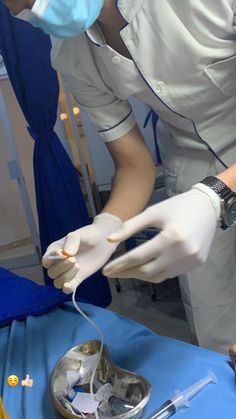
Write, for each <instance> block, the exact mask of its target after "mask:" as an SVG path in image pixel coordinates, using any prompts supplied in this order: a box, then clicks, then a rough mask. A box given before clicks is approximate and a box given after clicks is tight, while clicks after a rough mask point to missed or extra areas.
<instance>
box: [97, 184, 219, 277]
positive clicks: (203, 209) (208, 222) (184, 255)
mask: <svg viewBox="0 0 236 419" xmlns="http://www.w3.org/2000/svg"><path fill="white" fill-rule="evenodd" d="M199 185H200V186H199ZM219 215H220V198H219V197H218V195H217V194H216V193H215V192H214V191H213V190H212V189H210V188H209V187H208V186H206V185H202V184H197V185H195V186H194V187H193V189H191V190H190V191H188V192H185V193H182V194H180V195H177V196H175V197H173V198H169V199H167V200H165V201H163V202H161V203H159V204H156V205H153V206H151V207H149V208H147V209H146V210H145V211H144V212H143V213H141V214H139V215H137V216H136V217H134V218H132V219H131V220H129V221H127V222H125V223H124V224H123V227H122V228H121V230H120V231H118V232H116V233H115V234H112V235H111V236H109V238H108V240H109V241H111V242H112V243H115V242H120V241H123V240H126V239H127V238H128V237H130V236H132V235H133V234H135V233H137V232H138V231H140V230H142V229H144V228H147V227H157V228H158V229H160V230H161V232H160V233H159V234H157V236H155V237H154V238H153V239H151V240H149V241H148V242H146V243H144V244H142V245H140V246H139V247H138V248H136V249H134V250H132V251H130V252H128V253H127V254H126V255H124V256H121V257H119V258H118V259H116V260H115V261H112V262H111V263H109V264H108V265H107V266H106V267H105V268H104V269H103V273H104V274H105V275H107V276H109V277H118V278H137V279H142V280H145V281H149V282H154V283H158V282H162V281H164V280H165V279H167V278H173V277H175V276H177V275H181V274H185V273H187V272H188V271H190V270H192V269H194V268H196V267H197V266H199V265H200V264H202V263H204V262H205V261H206V259H207V257H208V253H209V250H210V247H211V244H212V241H213V238H214V235H215V231H216V226H217V220H218V218H219Z"/></svg>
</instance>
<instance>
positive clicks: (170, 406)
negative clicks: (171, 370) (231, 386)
mask: <svg viewBox="0 0 236 419" xmlns="http://www.w3.org/2000/svg"><path fill="white" fill-rule="evenodd" d="M216 382H217V378H216V376H215V374H214V373H213V372H210V373H209V374H208V376H207V377H205V378H203V379H202V380H200V381H198V382H197V383H195V384H193V385H192V386H190V387H188V388H187V389H186V390H184V391H176V392H175V396H174V397H172V398H171V399H170V400H167V401H166V402H165V403H164V404H163V405H162V406H160V407H159V408H158V409H157V410H155V411H154V412H153V413H152V414H151V415H150V416H148V417H147V418H146V419H166V418H169V417H170V416H172V415H174V414H175V413H176V412H177V411H178V410H179V409H181V408H182V407H189V400H190V399H191V398H192V397H194V396H195V395H196V394H197V393H199V391H201V390H202V389H203V388H204V387H205V386H206V385H207V384H209V383H216Z"/></svg>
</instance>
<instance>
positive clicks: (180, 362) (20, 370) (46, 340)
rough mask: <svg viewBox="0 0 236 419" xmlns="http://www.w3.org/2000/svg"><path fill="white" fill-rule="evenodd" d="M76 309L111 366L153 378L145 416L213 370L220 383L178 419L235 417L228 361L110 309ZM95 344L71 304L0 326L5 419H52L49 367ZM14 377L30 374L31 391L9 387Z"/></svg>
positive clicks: (235, 392) (84, 306)
mask: <svg viewBox="0 0 236 419" xmlns="http://www.w3.org/2000/svg"><path fill="white" fill-rule="evenodd" d="M80 305H81V308H82V309H83V310H85V311H86V313H87V314H88V315H89V316H90V317H91V318H92V319H93V320H95V321H96V322H97V323H98V325H99V326H100V327H101V328H102V330H103V331H104V334H105V341H106V344H107V345H108V347H109V349H110V352H111V356H112V359H113V361H114V362H115V363H116V364H117V365H119V366H120V367H122V368H126V369H129V370H130V371H136V372H138V373H140V374H143V375H144V376H145V377H146V378H147V379H148V380H150V382H151V384H152V398H151V400H150V402H149V403H148V405H147V408H146V409H145V414H144V416H143V417H145V416H146V414H148V413H151V412H152V411H153V410H154V409H155V408H157V407H158V406H159V405H160V404H162V403H163V402H164V401H165V400H167V399H168V398H170V397H171V396H172V395H173V394H174V391H175V390H176V389H181V390H182V389H185V388H186V387H187V386H189V385H191V384H192V383H194V382H195V381H196V380H199V379H201V378H202V377H204V376H205V375H206V374H207V373H208V371H209V370H211V371H214V373H215V374H216V376H217V378H218V383H217V384H210V385H209V386H208V387H207V388H205V389H204V390H203V391H202V392H201V393H200V394H199V395H197V396H196V397H195V398H194V399H192V401H191V403H190V407H189V408H188V409H182V410H180V411H179V412H178V413H177V414H176V416H175V417H176V419H177V418H179V419H180V418H183V419H184V418H185V419H211V418H212V419H222V418H224V419H234V418H236V384H235V377H234V373H233V370H232V369H231V368H230V366H229V365H228V358H227V356H225V355H221V354H218V353H215V352H212V351H208V350H205V349H201V348H198V347H195V346H192V345H189V344H186V343H184V342H180V341H176V340H174V339H169V338H165V337H162V336H158V335H156V334H154V333H153V332H151V331H150V330H148V329H147V328H145V327H143V326H142V325H140V324H137V323H135V322H133V321H130V320H128V319H127V318H124V317H121V316H119V315H117V314H115V313H112V312H110V311H109V310H105V309H101V308H98V307H94V306H91V305H87V304H84V303H80ZM94 338H97V335H96V332H95V331H94V330H93V328H92V326H90V325H89V324H88V323H87V322H86V321H85V320H84V319H83V318H82V317H81V316H80V315H79V314H78V313H77V312H76V311H75V309H74V307H73V305H72V303H69V302H67V303H65V304H63V305H62V306H61V307H59V308H56V309H54V310H53V311H51V312H50V313H47V314H44V315H42V316H40V317H31V316H29V317H27V318H26V319H25V320H24V321H18V320H16V321H13V323H12V324H11V325H10V326H6V327H3V328H1V329H0V360H1V362H0V380H1V387H0V396H2V397H3V401H4V405H5V407H6V409H7V412H8V414H9V416H10V419H54V418H56V417H57V416H56V414H55V412H54V409H53V407H52V404H51V401H50V397H49V390H48V383H49V377H50V374H51V372H52V369H53V367H54V365H55V364H56V362H57V361H58V359H59V358H60V357H61V356H62V355H63V354H64V353H65V352H66V351H67V350H69V349H70V348H71V347H73V346H75V345H78V344H80V343H82V342H84V341H86V340H88V339H94ZM11 374H15V375H17V376H18V377H19V379H20V380H22V379H24V378H25V376H26V374H29V375H30V378H32V379H33V380H34V385H33V387H32V388H25V387H22V386H21V385H18V386H17V387H9V386H8V384H7V378H8V376H9V375H11Z"/></svg>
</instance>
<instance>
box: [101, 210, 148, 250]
mask: <svg viewBox="0 0 236 419" xmlns="http://www.w3.org/2000/svg"><path fill="white" fill-rule="evenodd" d="M155 221H156V220H155V217H154V216H153V215H151V216H150V211H149V210H148V209H147V210H145V211H143V212H142V213H141V214H139V215H136V217H133V218H131V219H130V220H129V221H126V222H125V223H124V224H123V227H122V228H121V229H120V230H118V231H117V232H116V233H113V234H111V235H110V236H109V237H108V241H110V242H112V243H116V242H121V241H124V240H126V239H128V238H129V237H131V236H133V235H134V234H135V233H137V232H138V231H141V230H143V229H144V228H147V227H153V223H154V222H155Z"/></svg>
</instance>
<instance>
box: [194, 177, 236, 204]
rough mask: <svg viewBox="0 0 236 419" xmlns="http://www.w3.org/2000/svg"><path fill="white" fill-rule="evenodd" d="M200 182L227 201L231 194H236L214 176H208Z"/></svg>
mask: <svg viewBox="0 0 236 419" xmlns="http://www.w3.org/2000/svg"><path fill="white" fill-rule="evenodd" d="M200 183H203V184H204V185H207V186H209V187H210V188H211V189H212V190H213V191H214V192H215V193H217V195H218V196H219V197H220V198H221V199H223V200H224V201H225V202H227V201H228V199H229V198H231V197H232V196H235V195H236V194H235V192H233V191H232V190H231V189H230V188H229V187H228V186H227V185H226V184H225V183H224V182H222V180H220V179H218V178H216V177H214V176H208V177H206V178H205V179H203V180H202V181H201V182H200Z"/></svg>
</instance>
